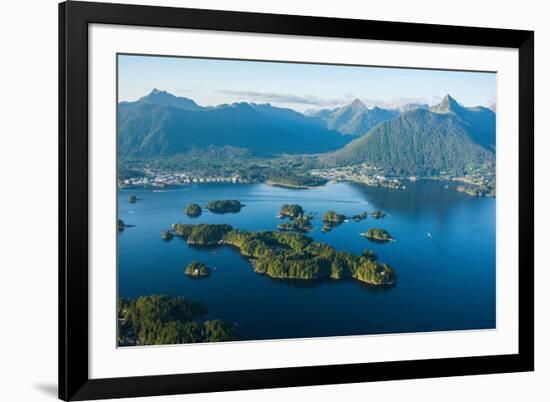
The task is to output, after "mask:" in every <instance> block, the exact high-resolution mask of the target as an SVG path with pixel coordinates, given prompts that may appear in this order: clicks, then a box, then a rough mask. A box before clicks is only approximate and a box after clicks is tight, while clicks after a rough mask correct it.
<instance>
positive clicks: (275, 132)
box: [117, 89, 349, 157]
mask: <svg viewBox="0 0 550 402" xmlns="http://www.w3.org/2000/svg"><path fill="white" fill-rule="evenodd" d="M117 127H118V147H119V155H120V156H122V157H158V156H166V155H176V154H181V153H185V152H188V151H190V150H192V149H194V148H205V147H208V146H218V147H223V146H232V147H237V148H244V149H246V150H248V151H250V152H251V153H253V154H255V155H260V156H274V155H280V154H300V153H319V152H327V151H331V150H336V149H338V148H341V147H342V146H343V145H345V144H346V143H347V142H349V138H347V137H346V136H344V135H342V134H341V133H339V132H338V131H335V130H331V129H328V128H327V127H325V124H323V122H322V121H321V120H320V119H318V118H315V117H308V116H304V115H302V114H301V113H298V112H295V111H294V110H291V109H282V108H277V107H274V106H271V105H269V104H261V105H258V104H254V103H245V102H241V103H233V104H230V105H220V106H216V107H201V106H199V105H197V104H196V103H195V102H194V101H193V100H191V99H188V98H182V97H176V96H174V95H172V94H169V93H167V92H165V91H159V90H157V89H154V90H153V91H152V92H151V93H150V94H149V95H147V96H144V97H142V98H140V99H139V100H137V101H136V102H121V103H120V104H119V107H118V124H117Z"/></svg>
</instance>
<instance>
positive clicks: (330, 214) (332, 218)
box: [323, 211, 346, 223]
mask: <svg viewBox="0 0 550 402" xmlns="http://www.w3.org/2000/svg"><path fill="white" fill-rule="evenodd" d="M344 219H346V215H342V214H337V213H336V212H334V211H327V212H325V213H324V215H323V222H334V223H342V222H344Z"/></svg>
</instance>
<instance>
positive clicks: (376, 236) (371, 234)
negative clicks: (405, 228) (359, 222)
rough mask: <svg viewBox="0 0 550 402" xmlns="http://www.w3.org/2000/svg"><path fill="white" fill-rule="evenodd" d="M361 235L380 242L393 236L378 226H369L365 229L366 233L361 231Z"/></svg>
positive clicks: (390, 239)
mask: <svg viewBox="0 0 550 402" xmlns="http://www.w3.org/2000/svg"><path fill="white" fill-rule="evenodd" d="M363 235H364V236H365V237H366V238H368V239H371V240H375V241H380V242H387V241H392V240H394V238H393V237H392V236H391V235H390V233H389V232H388V231H386V230H384V229H379V228H370V229H369V230H367V232H366V233H363Z"/></svg>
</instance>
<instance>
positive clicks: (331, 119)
mask: <svg viewBox="0 0 550 402" xmlns="http://www.w3.org/2000/svg"><path fill="white" fill-rule="evenodd" d="M398 115H399V111H398V110H388V109H382V108H379V107H374V108H372V109H369V108H368V107H367V105H365V104H364V103H363V102H361V101H360V100H359V99H355V100H354V101H353V102H352V103H350V104H349V105H346V106H342V107H339V108H336V109H333V110H328V109H323V110H320V111H319V112H317V113H314V114H312V116H316V117H319V118H320V119H322V120H323V121H324V122H325V123H326V126H327V128H329V129H333V130H337V131H339V132H340V133H342V134H348V135H355V136H359V135H363V134H366V133H367V132H368V131H369V130H370V129H371V128H373V127H374V126H376V125H377V124H378V123H381V122H383V121H386V120H390V119H393V118H394V117H396V116H398Z"/></svg>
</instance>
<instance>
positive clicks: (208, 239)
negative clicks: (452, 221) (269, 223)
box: [174, 223, 397, 286]
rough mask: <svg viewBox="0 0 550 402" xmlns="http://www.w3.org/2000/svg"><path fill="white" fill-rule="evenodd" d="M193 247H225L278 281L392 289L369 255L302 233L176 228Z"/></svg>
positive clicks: (389, 271)
mask: <svg viewBox="0 0 550 402" xmlns="http://www.w3.org/2000/svg"><path fill="white" fill-rule="evenodd" d="M174 231H175V233H176V234H177V235H178V236H180V237H181V238H183V239H184V240H186V241H187V243H189V244H192V245H202V246H207V245H228V246H232V247H235V248H236V249H238V250H239V252H240V254H241V255H242V256H244V257H247V258H249V259H250V260H251V262H252V264H253V266H254V271H255V272H256V273H259V274H265V275H267V276H270V277H272V278H281V279H322V278H332V279H342V278H354V279H357V280H359V281H362V282H365V283H367V284H370V285H374V286H384V285H393V284H395V283H396V281H397V275H396V273H395V271H394V270H393V268H392V267H390V266H389V265H388V264H386V263H379V262H377V261H376V258H375V257H373V256H374V254H372V253H363V254H362V255H359V256H358V255H354V254H351V253H348V252H344V251H338V250H336V249H335V248H333V247H332V246H329V245H328V244H324V243H318V242H315V241H313V239H312V238H311V237H308V236H306V235H304V234H301V233H291V232H276V231H264V232H253V231H242V230H237V229H234V228H233V227H232V226H230V225H227V224H218V225H214V224H213V225H209V224H200V225H192V224H181V223H178V224H175V225H174Z"/></svg>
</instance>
